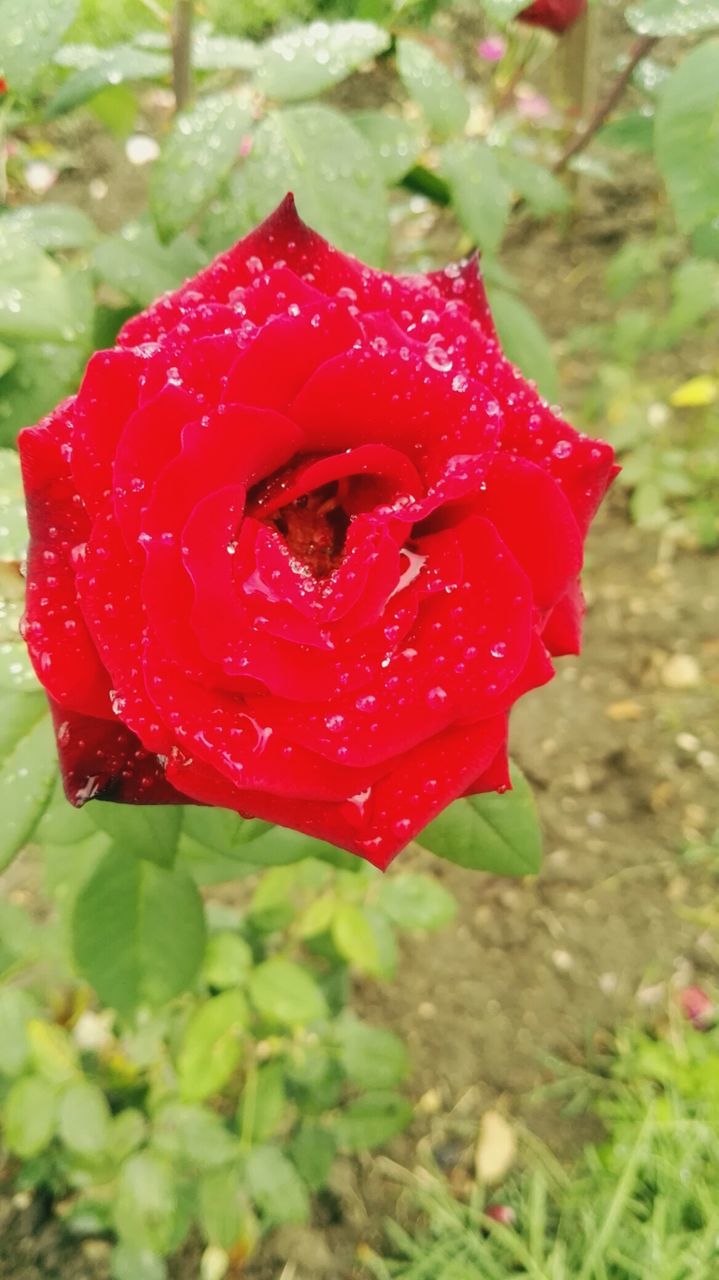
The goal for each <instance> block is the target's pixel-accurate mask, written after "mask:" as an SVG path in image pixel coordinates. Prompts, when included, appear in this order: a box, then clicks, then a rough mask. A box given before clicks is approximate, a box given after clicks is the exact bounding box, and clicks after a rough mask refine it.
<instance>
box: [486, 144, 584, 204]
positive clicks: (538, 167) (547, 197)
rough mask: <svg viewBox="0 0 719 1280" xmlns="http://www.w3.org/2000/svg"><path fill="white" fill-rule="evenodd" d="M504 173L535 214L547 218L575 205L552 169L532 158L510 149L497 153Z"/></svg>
mask: <svg viewBox="0 0 719 1280" xmlns="http://www.w3.org/2000/svg"><path fill="white" fill-rule="evenodd" d="M496 156H497V160H498V162H499V168H500V172H501V173H502V174H503V176H504V178H505V179H506V181H507V182H508V183H509V185H510V187H511V188H512V190H513V191H516V192H517V194H518V195H520V196H522V198H523V199H524V200H526V202H527V204H528V205H529V207H530V209H531V210H532V211H533V213H536V214H537V216H538V217H540V218H544V217H546V215H547V214H549V213H561V212H562V210H564V209H567V208H568V207H569V205H570V204H571V199H570V196H569V192H568V191H567V188H566V187H565V186H564V183H563V182H560V180H559V178H557V177H555V175H554V174H553V173H552V171H551V169H548V168H546V166H545V165H543V164H538V163H537V162H536V161H535V160H530V159H529V157H528V156H520V155H517V153H516V152H515V151H509V150H508V149H507V148H506V147H500V148H497V150H496Z"/></svg>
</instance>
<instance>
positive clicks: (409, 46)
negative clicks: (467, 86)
mask: <svg viewBox="0 0 719 1280" xmlns="http://www.w3.org/2000/svg"><path fill="white" fill-rule="evenodd" d="M397 70H398V72H399V74H400V79H401V80H402V83H403V85H404V87H405V89H406V90H407V93H408V94H409V96H410V97H411V98H413V99H414V101H415V102H417V103H418V104H419V106H420V107H421V108H422V111H423V112H424V115H425V117H426V119H427V121H428V123H429V124H430V125H431V126H432V128H433V129H434V130H435V132H436V133H438V134H439V135H440V137H443V138H449V137H451V135H452V134H453V133H460V132H461V131H462V129H463V128H464V126H465V124H466V123H467V117H468V115H469V99H468V97H467V95H466V93H465V91H464V87H463V85H462V83H461V81H459V80H458V79H457V77H456V76H455V75H454V72H452V71H450V69H449V67H447V66H445V64H444V63H443V62H440V60H439V58H438V57H436V55H435V54H434V53H432V50H431V49H429V48H428V47H427V45H425V44H420V42H419V41H418V40H406V39H401V40H398V41H397Z"/></svg>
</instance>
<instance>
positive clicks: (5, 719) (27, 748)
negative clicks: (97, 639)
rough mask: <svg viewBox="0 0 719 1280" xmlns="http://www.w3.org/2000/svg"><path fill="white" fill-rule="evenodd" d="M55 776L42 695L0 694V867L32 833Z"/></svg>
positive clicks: (3, 865) (47, 800)
mask: <svg viewBox="0 0 719 1280" xmlns="http://www.w3.org/2000/svg"><path fill="white" fill-rule="evenodd" d="M56 777H57V754H56V750H55V737H54V734H53V732H52V725H51V723H50V716H49V714H48V710H47V702H46V701H45V698H44V696H43V695H42V694H38V693H11V694H7V695H5V696H4V697H3V702H2V716H0V813H2V823H0V869H2V868H3V867H6V866H7V864H8V863H9V862H10V861H11V860H12V859H13V858H14V857H15V855H16V854H17V853H19V852H20V850H21V849H22V848H23V846H24V845H25V844H26V843H27V841H28V840H29V839H30V837H31V836H32V833H33V831H34V829H35V827H36V826H37V823H38V822H39V820H40V818H41V817H42V814H43V812H44V811H45V808H46V807H47V805H48V804H49V802H50V797H51V795H52V791H53V786H54V783H55V779H56Z"/></svg>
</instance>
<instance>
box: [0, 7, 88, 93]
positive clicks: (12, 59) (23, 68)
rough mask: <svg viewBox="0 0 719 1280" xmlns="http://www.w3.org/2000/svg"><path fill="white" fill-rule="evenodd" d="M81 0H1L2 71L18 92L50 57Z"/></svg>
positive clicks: (9, 83) (28, 83) (21, 91)
mask: <svg viewBox="0 0 719 1280" xmlns="http://www.w3.org/2000/svg"><path fill="white" fill-rule="evenodd" d="M79 3H80V0H31V2H28V0H0V31H1V32H2V45H1V46H0V74H2V75H3V76H4V77H5V79H6V80H7V82H8V85H9V86H10V88H11V89H12V90H13V91H14V92H15V93H24V92H25V91H26V90H27V89H29V88H30V87H31V86H32V84H33V81H34V80H35V77H36V76H37V74H38V72H39V71H40V70H41V69H42V68H43V67H45V66H46V64H47V63H48V62H49V61H50V58H51V57H52V55H53V53H54V52H55V50H56V48H57V46H58V45H59V43H60V41H61V40H62V37H63V36H64V34H65V32H66V31H67V28H68V27H69V26H70V23H71V22H72V21H73V19H74V18H75V15H76V13H77V10H78V8H79Z"/></svg>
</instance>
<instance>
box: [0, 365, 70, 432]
mask: <svg viewBox="0 0 719 1280" xmlns="http://www.w3.org/2000/svg"><path fill="white" fill-rule="evenodd" d="M14 355H15V360H14V362H13V365H12V368H11V369H10V371H9V372H8V373H7V374H6V375H5V377H4V378H3V381H2V389H1V392H2V393H1V394H0V444H3V445H8V444H12V443H14V441H15V437H16V436H17V433H18V431H20V429H21V428H22V427H27V426H31V425H32V424H33V423H35V422H37V421H38V420H39V419H40V418H42V417H44V415H45V414H46V413H49V411H50V409H53V408H54V407H55V405H56V404H58V403H59V401H60V400H63V399H64V398H65V396H67V395H69V394H70V392H71V391H74V390H75V388H76V387H77V384H78V382H79V380H80V376H81V374H82V370H83V368H84V365H85V362H86V360H87V353H86V351H85V349H84V346H82V345H81V344H80V343H77V344H76V343H72V344H71V343H65V342H63V343H58V342H25V341H22V342H18V345H17V346H16V348H15V349H14Z"/></svg>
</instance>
